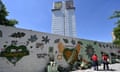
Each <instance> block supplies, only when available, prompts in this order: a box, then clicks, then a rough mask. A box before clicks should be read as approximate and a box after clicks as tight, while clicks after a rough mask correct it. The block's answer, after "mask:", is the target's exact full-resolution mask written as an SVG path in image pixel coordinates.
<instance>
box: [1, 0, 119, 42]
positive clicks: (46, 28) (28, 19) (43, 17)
mask: <svg viewBox="0 0 120 72" xmlns="http://www.w3.org/2000/svg"><path fill="white" fill-rule="evenodd" d="M2 1H3V3H4V4H5V5H6V8H7V11H8V12H10V13H9V16H8V18H9V19H16V20H18V21H19V24H18V25H16V27H18V28H24V29H29V30H34V31H40V32H47V33H51V23H52V12H51V9H52V4H53V2H54V1H62V0H2ZM74 4H75V7H76V11H75V15H76V27H77V29H76V30H77V37H78V38H83V39H89V40H96V41H102V42H111V41H112V34H111V32H112V30H113V28H114V27H115V24H114V23H115V21H116V19H112V20H110V19H109V17H110V16H111V15H112V14H113V12H114V11H115V10H120V0H74Z"/></svg>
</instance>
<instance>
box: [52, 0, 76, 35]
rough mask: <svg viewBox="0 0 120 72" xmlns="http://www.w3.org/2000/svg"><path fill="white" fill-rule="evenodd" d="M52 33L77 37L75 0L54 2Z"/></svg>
mask: <svg viewBox="0 0 120 72" xmlns="http://www.w3.org/2000/svg"><path fill="white" fill-rule="evenodd" d="M52 33H53V34H59V35H64V36H70V37H76V23H75V7H74V3H73V0H65V1H63V2H62V1H58V2H54V4H53V9H52Z"/></svg>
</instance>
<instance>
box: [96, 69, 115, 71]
mask: <svg viewBox="0 0 120 72" xmlns="http://www.w3.org/2000/svg"><path fill="white" fill-rule="evenodd" d="M98 71H116V70H115V69H109V70H103V69H99V70H98Z"/></svg>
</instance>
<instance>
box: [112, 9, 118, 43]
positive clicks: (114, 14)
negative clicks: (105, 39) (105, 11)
mask: <svg viewBox="0 0 120 72" xmlns="http://www.w3.org/2000/svg"><path fill="white" fill-rule="evenodd" d="M114 18H116V19H117V22H116V23H115V24H116V27H115V28H114V29H113V33H114V35H115V40H114V41H113V43H114V44H117V45H120V11H115V12H114V13H113V15H112V16H111V17H110V19H114Z"/></svg>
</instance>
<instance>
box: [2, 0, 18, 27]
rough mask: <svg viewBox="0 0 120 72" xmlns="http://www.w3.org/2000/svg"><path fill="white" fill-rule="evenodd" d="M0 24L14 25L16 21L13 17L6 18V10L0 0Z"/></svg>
mask: <svg viewBox="0 0 120 72" xmlns="http://www.w3.org/2000/svg"><path fill="white" fill-rule="evenodd" d="M0 6H1V8H0V25H5V26H15V24H17V23H18V21H16V20H15V19H7V18H6V17H7V16H8V12H7V10H6V8H5V5H4V4H3V3H2V2H1V0H0Z"/></svg>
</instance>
